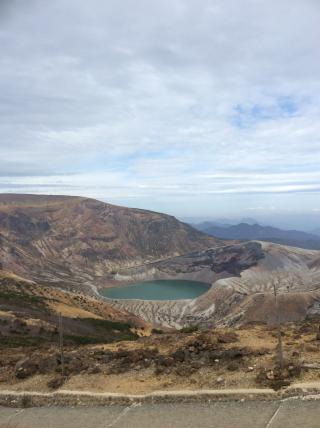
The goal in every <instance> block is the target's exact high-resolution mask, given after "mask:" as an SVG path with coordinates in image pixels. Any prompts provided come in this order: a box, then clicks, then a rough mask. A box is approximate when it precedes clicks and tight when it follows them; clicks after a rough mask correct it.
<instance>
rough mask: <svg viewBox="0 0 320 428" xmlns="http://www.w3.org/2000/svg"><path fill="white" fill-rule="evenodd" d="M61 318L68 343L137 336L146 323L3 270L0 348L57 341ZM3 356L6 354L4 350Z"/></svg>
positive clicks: (96, 301) (0, 273) (0, 276)
mask: <svg viewBox="0 0 320 428" xmlns="http://www.w3.org/2000/svg"><path fill="white" fill-rule="evenodd" d="M58 314H61V316H62V323H63V330H64V339H65V340H64V341H65V343H66V344H68V343H69V344H73V345H74V344H86V343H101V342H103V343H106V342H113V341H118V340H133V339H136V338H137V335H136V334H135V330H136V329H141V328H145V327H146V324H145V323H144V322H142V321H141V320H140V319H139V318H137V317H136V316H134V315H131V314H129V313H128V312H126V311H125V310H119V309H117V308H114V307H112V306H111V305H110V304H108V303H107V302H105V301H103V300H99V299H95V298H92V297H90V296H86V295H81V294H75V293H70V292H66V291H63V290H61V289H57V288H54V287H46V286H44V285H43V284H37V283H35V282H32V281H28V280H25V279H24V278H21V277H18V276H16V275H14V274H11V273H8V272H5V271H0V349H3V348H6V347H15V346H29V345H32V346H38V345H41V344H50V343H51V344H54V345H55V346H56V344H57V343H58V331H57V325H58ZM0 354H1V352H0Z"/></svg>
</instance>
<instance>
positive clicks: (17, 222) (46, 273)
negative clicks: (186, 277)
mask: <svg viewBox="0 0 320 428" xmlns="http://www.w3.org/2000/svg"><path fill="white" fill-rule="evenodd" d="M221 244H222V242H220V241H219V240H217V239H215V238H212V237H209V236H206V235H205V234H203V233H201V232H198V231H197V230H195V229H193V228H192V227H190V226H188V225H187V224H184V223H181V222H179V221H178V220H177V219H175V218H174V217H172V216H168V215H165V214H159V213H155V212H151V211H145V210H138V209H130V208H124V207H118V206H114V205H110V204H106V203H103V202H100V201H96V200H94V199H86V198H80V197H67V196H41V195H40V196H36V195H3V194H2V195H0V263H1V265H0V268H1V267H2V268H3V269H6V270H8V271H11V272H14V273H17V274H19V275H22V276H24V277H25V278H29V279H32V280H35V281H41V282H45V283H53V284H56V285H60V286H61V287H63V288H68V289H71V290H73V291H80V290H83V291H86V292H90V290H91V289H92V288H94V287H95V286H99V285H101V284H104V283H106V281H107V280H108V279H109V278H111V277H112V276H113V274H114V272H115V271H117V270H118V269H120V268H123V267H124V266H135V265H139V264H145V263H148V262H150V261H154V260H157V259H163V258H168V257H173V256H176V255H180V254H184V253H187V252H190V251H197V250H201V249H204V248H210V247H215V246H218V245H221Z"/></svg>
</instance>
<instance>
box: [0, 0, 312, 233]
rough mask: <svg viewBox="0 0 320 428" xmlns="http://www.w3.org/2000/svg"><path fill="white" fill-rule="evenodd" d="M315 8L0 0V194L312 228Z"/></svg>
mask: <svg viewBox="0 0 320 428" xmlns="http://www.w3.org/2000/svg"><path fill="white" fill-rule="evenodd" d="M239 4H241V7H239ZM319 17H320V2H318V1H315V0H305V1H303V2H301V1H300V0H290V1H289V0H283V1H282V2H278V1H276V0H270V1H268V2H263V1H259V0H258V1H252V0H241V1H240V2H239V0H226V1H225V0H224V1H222V0H218V1H215V2H212V1H210V0H203V1H202V2H197V1H196V0H176V1H175V2H169V1H168V0H165V1H163V2H157V1H150V0H138V1H136V2H134V3H133V2H132V1H131V0H124V1H122V2H117V1H115V0H110V1H108V2H104V1H102V0H93V1H91V2H90V3H88V2H84V1H79V0H77V1H76V0H68V1H67V2H66V1H64V0H55V1H54V2H49V3H46V4H45V6H44V3H42V2H41V1H40V0H30V1H28V2H24V1H21V0H2V2H1V3H0V42H1V46H2V52H1V68H0V88H1V97H0V111H1V119H0V137H1V139H0V159H1V168H0V192H3V193H8V192H9V193H11V192H14V193H47V194H67V195H82V196H88V197H94V198H97V199H100V200H103V201H107V202H110V203H113V204H118V205H125V206H129V207H137V208H144V209H150V210H155V211H160V212H165V213H169V214H172V215H175V216H176V217H178V218H190V217H192V218H206V219H216V218H219V217H227V218H239V219H241V218H242V217H253V218H255V219H257V221H259V222H262V223H268V224H272V225H277V226H279V227H287V228H300V229H304V230H312V229H313V228H320V169H319V164H320V122H319V117H320V57H319V55H318V41H319V39H320V27H319Z"/></svg>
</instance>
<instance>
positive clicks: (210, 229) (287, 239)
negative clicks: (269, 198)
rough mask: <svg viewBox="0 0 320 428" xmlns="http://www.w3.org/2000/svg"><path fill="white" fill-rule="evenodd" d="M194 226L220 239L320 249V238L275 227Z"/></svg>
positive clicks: (204, 224)
mask: <svg viewBox="0 0 320 428" xmlns="http://www.w3.org/2000/svg"><path fill="white" fill-rule="evenodd" d="M194 226H195V227H196V228H198V230H201V231H202V232H204V233H207V234H208V235H212V236H215V237H217V238H220V239H233V240H236V239H239V240H261V241H267V242H274V243H276V244H282V245H289V246H294V247H300V248H305V249H311V250H318V249H320V237H319V236H317V235H316V234H311V233H307V232H303V231H299V230H295V229H292V230H283V229H279V228H276V227H273V226H262V225H260V224H258V223H256V224H248V223H239V224H237V225H231V226H226V225H223V226H218V225H216V224H215V223H210V222H204V223H200V224H198V225H194Z"/></svg>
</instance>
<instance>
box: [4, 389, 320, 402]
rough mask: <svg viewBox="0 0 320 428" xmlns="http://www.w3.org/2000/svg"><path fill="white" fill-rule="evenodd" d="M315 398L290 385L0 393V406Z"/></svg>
mask: <svg viewBox="0 0 320 428" xmlns="http://www.w3.org/2000/svg"><path fill="white" fill-rule="evenodd" d="M301 397H302V398H304V399H308V397H309V398H311V397H312V398H319V399H320V387H312V386H311V387H303V388H302V387H299V386H292V387H289V388H287V389H284V390H281V391H274V390H272V389H230V390H197V391H155V392H151V393H148V394H137V395H133V394H121V393H108V392H104V393H97V392H89V391H69V390H58V391H55V392H47V393H42V392H32V391H5V390H3V391H0V406H2V407H48V406H61V407H70V406H92V407H93V406H112V405H125V406H127V405H131V404H133V403H139V404H143V403H154V404H156V403H190V402H214V401H254V400H260V401H278V400H285V399H295V398H301Z"/></svg>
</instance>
